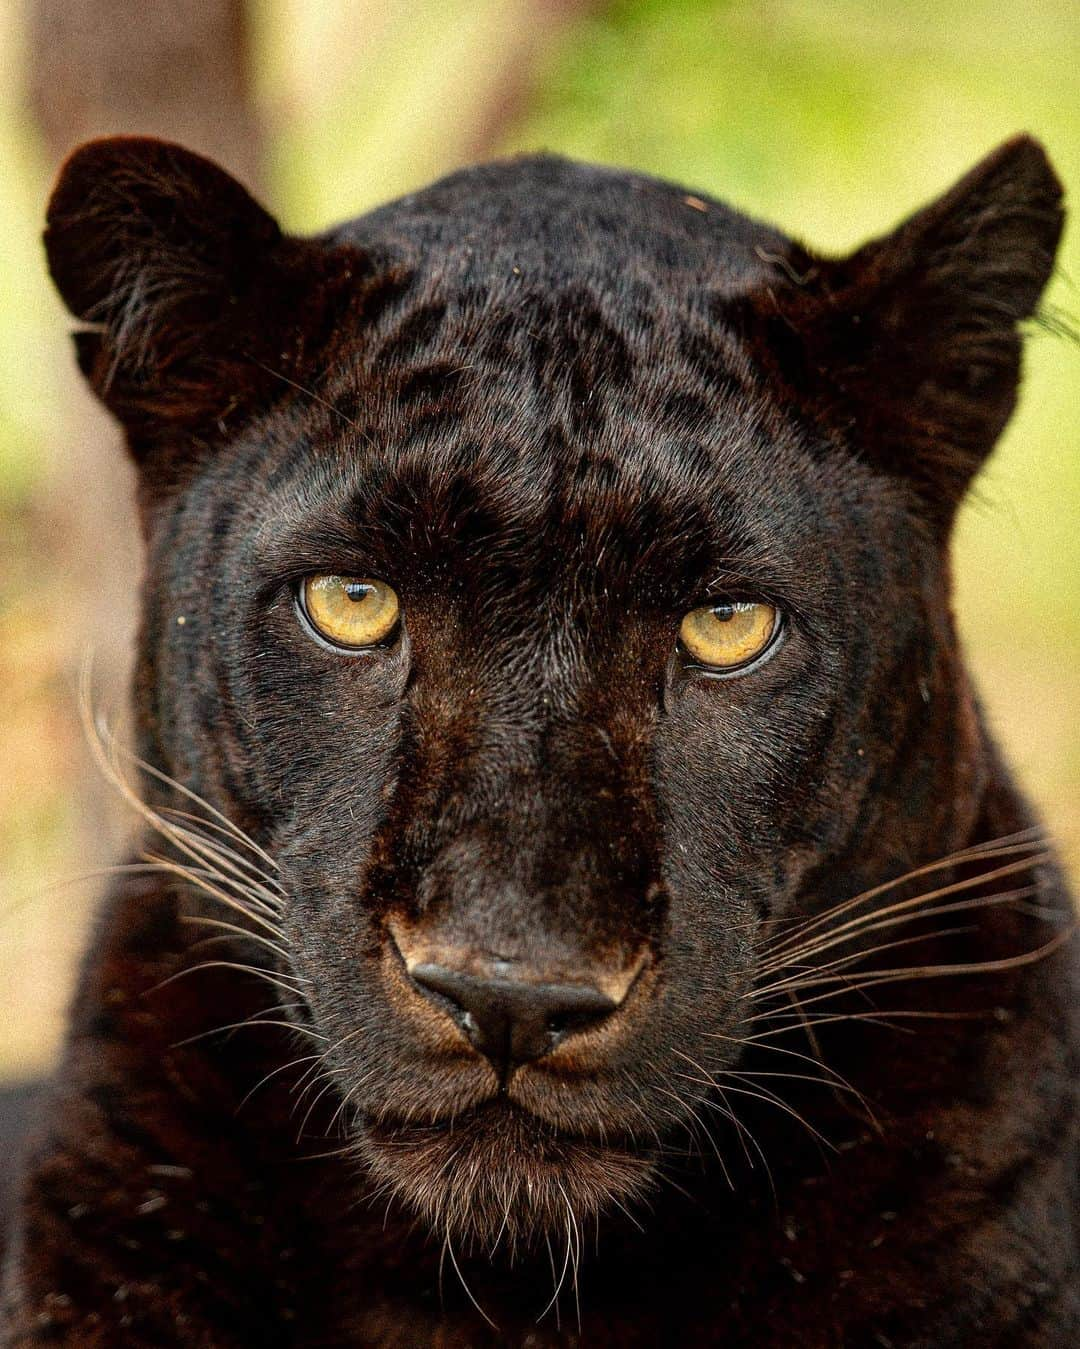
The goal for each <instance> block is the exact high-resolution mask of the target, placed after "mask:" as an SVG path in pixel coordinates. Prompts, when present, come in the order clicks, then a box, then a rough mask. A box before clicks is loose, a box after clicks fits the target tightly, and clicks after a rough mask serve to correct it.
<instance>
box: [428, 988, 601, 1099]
mask: <svg viewBox="0 0 1080 1349" xmlns="http://www.w3.org/2000/svg"><path fill="white" fill-rule="evenodd" d="M409 973H410V974H411V975H412V978H413V981H414V982H415V983H416V984H418V985H419V987H420V988H421V989H422V990H423V991H424V993H425V994H426V995H427V996H429V997H430V996H431V994H433V993H434V994H436V995H437V997H438V998H440V999H445V1000H446V1002H448V1003H450V1008H449V1011H450V1014H451V1016H453V1018H454V1020H455V1021H456V1022H457V1024H458V1025H459V1026H460V1027H461V1029H462V1030H463V1031H464V1032H465V1034H466V1035H467V1036H468V1037H469V1039H470V1040H471V1041H472V1043H473V1045H474V1046H475V1047H476V1049H478V1050H479V1052H480V1053H481V1054H483V1055H484V1057H485V1058H486V1059H488V1060H489V1062H490V1063H491V1065H492V1067H493V1068H494V1069H495V1071H496V1072H497V1073H498V1075H499V1078H500V1080H502V1081H505V1080H506V1079H507V1078H509V1076H510V1074H511V1073H512V1072H513V1070H514V1069H515V1068H518V1067H520V1066H521V1065H522V1064H524V1063H530V1062H531V1061H532V1060H534V1059H539V1058H542V1057H543V1056H544V1055H545V1054H550V1053H551V1051H552V1050H553V1049H554V1048H555V1046H556V1045H559V1044H562V1042H563V1041H564V1040H566V1039H568V1038H569V1036H571V1035H573V1034H574V1033H575V1032H576V1031H583V1030H586V1029H588V1028H589V1027H590V1026H595V1025H597V1024H599V1022H601V1021H603V1020H604V1019H605V1018H606V1017H608V1016H610V1015H611V1013H612V1012H614V1011H615V1009H616V1007H617V1006H618V1003H616V1002H615V1001H614V999H613V998H610V997H609V996H608V995H607V994H606V993H601V992H600V990H599V989H597V988H593V987H591V986H590V985H588V984H543V983H529V982H527V981H526V980H524V979H513V978H485V977H483V976H481V975H476V974H465V973H462V972H460V971H458V970H452V969H448V968H447V967H446V966H444V965H414V966H413V968H412V969H411V970H410V971H409Z"/></svg>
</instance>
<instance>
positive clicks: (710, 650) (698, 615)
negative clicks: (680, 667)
mask: <svg viewBox="0 0 1080 1349" xmlns="http://www.w3.org/2000/svg"><path fill="white" fill-rule="evenodd" d="M779 631H780V613H779V611H778V610H777V609H775V608H774V607H773V606H772V605H771V604H763V603H759V602H756V601H752V600H747V601H744V600H724V601H722V602H721V603H719V604H705V605H702V607H701V608H700V609H691V610H690V612H689V613H688V614H687V615H686V617H685V618H684V619H683V621H682V624H681V625H680V627H679V641H680V642H681V643H682V647H683V650H684V651H685V652H686V654H687V655H688V656H689V657H690V659H691V660H692V661H694V662H695V663H697V664H698V665H705V666H708V668H709V669H712V670H738V669H741V668H742V667H743V666H746V665H749V664H750V663H751V662H752V661H754V660H756V659H757V657H758V656H761V655H763V654H764V653H765V652H766V651H767V650H768V649H769V647H770V646H771V645H772V644H773V642H774V641H775V640H776V637H777V635H778V633H779Z"/></svg>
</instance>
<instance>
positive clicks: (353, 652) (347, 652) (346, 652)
mask: <svg viewBox="0 0 1080 1349" xmlns="http://www.w3.org/2000/svg"><path fill="white" fill-rule="evenodd" d="M336 574H338V573H334V572H319V571H310V572H307V573H305V575H303V576H300V577H298V578H297V579H296V580H295V581H294V582H293V586H292V601H293V608H294V609H295V610H296V614H297V617H298V618H299V620H300V626H301V628H302V629H303V631H304V635H305V636H306V637H309V638H310V639H311V640H312V641H313V642H315V643H316V645H318V646H321V647H322V648H323V650H324V651H331V652H333V654H334V655H335V656H370V655H373V654H375V653H377V652H380V651H388V650H389V649H390V648H391V647H393V646H396V645H397V643H398V642H399V641H400V640H401V628H402V618H401V600H400V598H399V599H398V615H397V618H396V619H395V621H394V626H393V627H392V628H391V629H390V631H389V632H388V633H387V634H386V636H385V637H383V638H381V639H380V640H379V641H377V642H369V643H368V644H367V645H366V646H345V645H343V644H342V643H341V642H335V641H332V640H331V639H330V638H329V637H327V635H326V634H325V633H324V632H322V631H320V629H319V627H318V626H317V624H316V623H315V620H314V619H313V618H312V617H311V615H310V614H309V613H308V608H307V602H306V601H305V599H304V587H305V586H306V584H307V582H308V581H310V580H311V578H312V577H313V576H330V575H336Z"/></svg>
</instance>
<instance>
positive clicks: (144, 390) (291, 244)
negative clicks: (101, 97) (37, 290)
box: [45, 136, 366, 460]
mask: <svg viewBox="0 0 1080 1349" xmlns="http://www.w3.org/2000/svg"><path fill="white" fill-rule="evenodd" d="M47 220H48V223H47V228H46V231H45V248H46V252H47V254H48V260H49V269H50V271H51V273H52V277H53V280H54V281H55V283H56V286H57V289H58V290H59V291H60V294H61V295H62V296H63V299H64V301H65V303H66V304H67V306H68V308H69V309H70V310H71V312H72V313H73V314H74V315H75V317H76V318H78V319H80V320H82V321H83V322H84V323H85V324H86V325H87V326H86V327H84V328H82V329H81V330H80V331H78V332H76V334H75V343H76V349H77V353H78V360H79V365H80V367H81V368H82V371H83V373H84V374H85V375H86V377H87V379H88V380H89V382H90V384H91V386H92V387H93V389H94V391H95V392H96V393H97V395H98V397H99V398H100V399H101V400H102V402H103V403H104V404H105V406H106V407H107V408H109V409H110V411H111V412H113V413H114V414H115V415H116V417H118V418H119V420H120V421H121V422H122V423H123V425H124V427H125V429H126V430H127V433H128V440H129V443H130V445H131V448H132V452H133V453H134V455H135V457H136V459H139V460H142V459H144V458H145V457H146V456H147V455H149V454H151V453H152V451H153V450H154V449H155V447H157V446H163V445H167V446H170V447H172V448H171V453H172V455H173V456H175V453H176V452H177V447H179V446H181V445H183V446H185V447H187V448H186V449H185V450H184V451H183V452H184V453H185V454H188V453H195V452H197V451H198V449H199V448H200V447H203V448H205V447H206V446H207V445H210V444H212V443H213V442H214V441H217V440H220V439H222V438H223V437H224V436H226V435H228V434H229V433H230V432H231V431H233V430H235V428H236V427H237V426H238V425H240V424H241V423H242V422H243V421H244V420H245V419H246V418H247V417H249V416H250V415H251V414H252V412H253V411H255V410H256V409H257V408H261V407H262V406H264V405H266V404H267V403H268V402H270V401H273V400H275V399H277V398H278V397H280V396H281V395H282V394H283V393H287V392H288V391H289V389H290V388H291V387H293V386H294V385H295V384H296V383H298V382H301V381H302V380H303V378H304V367H305V364H307V363H310V361H311V359H312V357H313V356H315V355H317V354H318V353H319V352H320V351H321V350H323V349H324V348H325V347H326V344H327V342H328V340H329V338H330V335H331V334H332V332H333V329H334V326H335V323H336V322H337V321H338V320H339V318H340V316H341V313H342V311H343V308H344V307H345V306H346V305H347V304H348V303H349V300H350V297H351V296H353V295H354V294H355V291H356V286H355V282H356V280H357V279H358V277H359V276H360V275H361V274H362V273H363V272H364V271H365V270H366V266H365V263H364V260H363V257H362V255H360V254H359V252H357V251H356V250H354V249H351V248H348V247H345V246H330V245H327V244H321V243H318V242H316V241H308V240H301V239H293V238H289V237H287V236H286V235H283V234H282V232H281V230H280V229H279V228H278V226H277V224H276V222H275V221H274V220H273V219H272V218H271V217H270V216H269V215H268V214H267V212H266V211H264V210H263V208H262V207H261V206H260V205H258V203H257V202H256V201H254V199H253V198H252V197H251V196H250V195H249V194H248V192H247V191H246V190H245V189H244V188H243V187H241V186H240V184H239V183H238V182H236V181H235V179H233V178H231V177H230V176H229V175H228V174H227V173H225V172H224V171H223V170H222V169H219V168H218V167H217V166H216V165H215V164H212V163H210V161H209V160H206V159H203V158H202V157H201V156H199V155H196V154H192V153H191V152H190V151H188V150H184V149H182V148H181V147H180V146H177V145H170V144H166V143H165V142H162V141H157V140H151V139H146V138H142V137H128V136H123V137H111V138H108V139H105V140H98V141H91V142H90V143H89V144H87V145H84V146H82V147H81V148H80V149H78V150H76V151H75V152H74V154H73V155H72V156H71V157H70V158H69V159H68V161H67V163H66V164H65V165H64V167H63V169H62V170H61V173H60V178H59V181H58V182H57V185H56V187H55V189H54V191H53V195H52V198H51V200H50V202H49V208H48V217H47Z"/></svg>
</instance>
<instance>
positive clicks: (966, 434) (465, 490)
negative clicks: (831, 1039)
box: [47, 140, 1060, 1245]
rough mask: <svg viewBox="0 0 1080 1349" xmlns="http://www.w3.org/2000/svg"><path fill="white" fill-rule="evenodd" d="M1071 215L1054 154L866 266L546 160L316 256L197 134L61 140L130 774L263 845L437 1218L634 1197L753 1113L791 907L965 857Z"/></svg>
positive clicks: (478, 1218)
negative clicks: (201, 148) (994, 478)
mask: <svg viewBox="0 0 1080 1349" xmlns="http://www.w3.org/2000/svg"><path fill="white" fill-rule="evenodd" d="M1058 197H1059V191H1058V188H1057V185H1056V182H1055V180H1054V179H1053V175H1052V173H1051V171H1050V170H1049V168H1048V166H1047V165H1046V163H1045V160H1044V158H1043V157H1042V154H1041V152H1040V151H1039V150H1038V149H1037V147H1034V146H1033V145H1032V144H1031V143H1030V142H1026V141H1018V142H1014V143H1012V144H1010V145H1008V146H1006V147H1003V149H1002V150H1001V151H999V152H998V153H997V154H996V155H995V156H992V157H991V158H990V159H989V160H987V161H985V162H984V164H983V165H981V166H979V167H978V168H977V169H976V170H974V171H973V173H972V174H971V175H969V177H968V178H967V179H965V180H964V181H963V182H962V183H961V184H960V185H959V186H958V187H957V188H956V189H954V190H953V192H952V193H950V194H949V195H948V196H947V197H945V198H943V199H942V200H941V201H939V202H938V203H935V204H934V205H933V206H931V207H929V208H927V209H926V210H925V211H923V212H922V213H920V214H919V215H918V216H915V217H914V218H913V219H912V220H910V221H909V222H907V223H906V224H905V225H903V226H901V227H900V229H899V230H898V231H896V232H895V233H894V234H893V235H890V236H889V237H887V238H886V239H884V240H882V241H880V242H879V243H876V244H873V245H869V246H867V248H866V249H864V250H861V251H860V252H859V253H857V254H856V255H854V257H852V258H848V259H844V260H841V261H827V260H823V259H815V258H812V257H811V256H810V255H809V254H807V253H806V252H805V250H803V249H802V248H800V247H799V246H798V245H795V244H793V243H791V242H790V241H789V240H787V239H785V238H784V237H783V236H781V235H779V234H777V233H776V232H775V231H773V230H770V229H767V228H765V227H762V226H759V225H757V224H755V223H753V222H751V221H749V220H747V219H745V218H744V217H742V216H740V215H738V214H737V213H735V212H733V211H731V210H729V209H728V208H726V207H724V206H722V205H721V204H719V203H716V202H712V201H707V200H703V199H701V198H698V197H688V196H686V194H685V193H684V192H683V191H682V190H681V189H678V188H675V187H673V186H670V185H667V184H664V183H659V182H654V181H651V180H647V179H644V178H640V177H635V176H632V175H629V174H621V173H612V172H607V171H602V170H598V169H592V168H587V167H584V166H581V165H576V164H571V163H566V162H562V161H558V160H552V159H547V158H538V159H527V160H521V161H516V162H512V163H507V164H502V165H493V166H490V167H487V168H482V169H476V170H469V171H466V172H464V173H461V174H458V175H456V176H454V177H453V178H450V179H448V180H446V181H445V182H443V183H440V184H437V185H436V186H435V187H433V188H431V189H429V190H428V191H426V192H423V193H419V194H416V195H414V196H411V197H408V198H405V199H403V200H402V201H400V202H398V203H395V204H393V205H391V206H388V207H385V208H382V209H381V210H379V211H377V212H375V213H373V214H372V215H370V216H367V217H364V218H362V219H360V220H357V221H354V222H352V223H351V224H349V225H347V226H344V227H342V228H341V229H339V230H337V231H335V232H333V233H332V234H330V235H327V236H325V237H324V238H322V239H319V240H314V241H299V240H294V239H289V238H285V237H283V236H281V235H280V234H279V232H278V231H277V228H276V226H274V224H273V222H272V221H271V220H270V219H269V217H268V216H266V215H265V213H264V212H263V211H262V210H261V208H259V207H258V206H256V205H255V203H254V202H252V201H251V199H250V198H249V197H248V196H247V195H246V193H244V192H243V190H242V189H240V188H239V187H238V186H237V185H236V184H235V183H233V182H232V181H231V180H230V179H228V178H226V177H225V175H223V174H222V173H221V172H220V170H217V169H215V168H213V166H211V165H209V164H207V163H206V162H205V161H202V160H200V159H198V158H196V157H195V156H192V155H189V154H187V153H186V152H183V151H180V150H179V149H177V148H176V147H171V146H165V145H162V144H160V143H157V142H152V141H141V140H111V141H105V142H99V143H97V144H95V145H91V146H89V147H87V148H85V149H84V150H82V151H80V152H79V153H78V154H77V155H76V156H75V158H74V159H73V160H72V161H71V162H70V163H69V165H68V168H67V170H66V173H65V175H64V177H63V178H62V181H61V184H60V186H59V188H58V190H57V193H56V196H55V197H54V201H53V205H52V209H51V213H50V227H49V233H48V236H47V243H48V247H49V256H50V262H51V265H52V268H53V273H54V276H55V278H56V280H57V283H58V285H59V287H60V289H61V291H62V293H63V295H64V296H65V299H66V300H67V301H68V303H69V305H70V306H71V308H72V309H73V311H74V312H75V313H76V315H77V316H78V317H80V318H81V319H83V320H84V321H86V322H88V323H90V324H91V325H93V326H91V327H89V328H86V329H84V330H83V331H82V332H81V333H80V334H79V335H78V338H77V341H78V344H79V349H80V359H81V362H82V365H83V368H84V370H85V371H86V373H87V375H88V377H89V378H90V380H91V382H92V383H93V384H94V386H95V387H96V389H97V390H98V392H99V393H100V394H101V396H102V397H103V399H104V401H105V402H106V403H107V405H108V406H110V407H111V408H112V409H113V411H114V412H115V413H116V414H117V415H118V416H119V417H120V418H121V420H122V421H123V422H124V424H125V426H126V428H127V430H128V433H129V440H130V444H131V448H132V451H133V453H134V454H135V456H136V458H137V460H138V462H139V465H140V470H141V508H142V516H143V521H144V527H145V535H146V540H147V549H148V575H147V583H146V594H147V609H146V615H145V621H144V626H143V633H142V638H141V645H140V663H139V670H138V675H137V681H138V691H139V695H140V696H139V697H138V699H137V703H138V706H139V707H140V709H141V712H140V726H139V733H140V739H141V749H142V753H143V755H144V757H145V758H146V759H147V760H148V761H149V762H150V763H151V764H152V765H153V766H154V767H155V768H156V769H157V770H158V771H159V772H160V773H162V774H166V775H168V776H169V777H170V778H172V779H174V780H176V781H177V782H179V783H181V784H183V785H184V786H185V787H186V788H187V789H189V790H191V791H193V792H197V793H198V794H199V795H201V796H202V797H203V798H205V800H206V801H208V802H209V803H210V804H211V805H212V806H213V807H214V808H215V809H217V810H219V811H221V812H222V813H223V814H224V815H225V816H227V817H228V818H229V819H230V820H232V821H234V822H235V823H236V825H238V826H239V827H242V828H243V829H244V830H245V831H246V832H247V833H248V835H250V837H251V838H252V839H253V840H255V841H256V842H257V844H258V845H259V846H260V847H261V848H262V849H264V850H265V852H266V854H267V855H268V856H269V857H270V858H272V859H273V862H274V866H275V868H276V869H275V886H276V889H275V895H276V898H275V899H274V903H273V906H272V909H273V911H272V921H270V923H269V926H271V927H272V929H273V931H272V937H273V941H272V943H271V945H272V953H271V960H272V962H273V968H274V969H275V971H277V972H278V973H279V974H280V975H281V976H282V982H283V983H284V984H285V986H286V987H288V988H289V989H290V990H294V991H295V1000H294V1001H291V1002H290V1003H289V1005H288V1006H287V1015H288V1016H290V1017H292V1018H294V1019H295V1021H296V1022H297V1024H298V1025H301V1026H304V1027H306V1028H308V1029H309V1030H312V1031H313V1032H314V1033H315V1034H317V1035H318V1037H319V1038H320V1040H321V1042H322V1044H323V1045H324V1051H323V1052H324V1060H325V1063H326V1065H327V1066H328V1071H329V1073H330V1076H331V1078H332V1081H333V1083H334V1091H335V1092H336V1094H337V1097H338V1100H339V1112H340V1118H341V1120H342V1121H343V1122H344V1123H345V1125H346V1127H347V1129H348V1131H349V1137H350V1139H351V1143H352V1146H353V1147H354V1148H355V1150H356V1152H357V1153H358V1154H359V1155H360V1156H361V1157H362V1158H363V1159H364V1162H365V1163H366V1165H367V1167H368V1168H369V1170H370V1172H371V1173H373V1175H374V1177H375V1178H376V1180H377V1181H379V1182H381V1183H382V1184H383V1185H385V1186H386V1188H387V1189H388V1190H389V1191H391V1192H392V1193H394V1194H395V1195H397V1196H398V1197H399V1198H400V1199H402V1200H404V1201H405V1202H406V1203H407V1204H408V1205H409V1206H411V1207H412V1208H414V1209H415V1210H417V1211H419V1212H420V1213H421V1214H423V1215H424V1216H425V1217H426V1218H427V1219H428V1220H429V1221H430V1222H431V1223H432V1224H433V1225H435V1226H438V1227H442V1228H444V1229H445V1230H447V1231H452V1232H454V1233H460V1234H462V1235H464V1236H467V1237H470V1238H475V1239H478V1240H480V1241H481V1242H486V1243H488V1244H489V1245H490V1244H492V1243H494V1242H496V1241H498V1240H501V1239H503V1238H504V1237H506V1238H507V1239H508V1240H509V1241H511V1242H517V1241H527V1240H528V1241H531V1240H536V1239H539V1238H541V1237H542V1236H543V1234H544V1233H545V1232H547V1231H549V1230H550V1229H551V1228H552V1227H555V1226H560V1225H562V1224H563V1223H564V1221H565V1219H566V1215H567V1213H572V1214H576V1215H580V1214H582V1213H589V1212H596V1211H599V1210H602V1209H603V1208H604V1207H606V1206H608V1205H611V1204H619V1205H624V1204H626V1203H627V1202H628V1201H629V1200H631V1199H633V1198H634V1197H635V1196H637V1195H638V1194H640V1193H641V1192H642V1191H644V1190H646V1189H647V1188H648V1187H649V1185H650V1184H651V1182H652V1179H653V1177H654V1174H655V1171H656V1168H657V1166H658V1165H659V1163H660V1161H661V1158H662V1155H663V1151H664V1147H665V1143H666V1140H669V1139H671V1138H672V1137H677V1136H678V1135H679V1133H680V1131H681V1132H683V1133H686V1132H692V1131H693V1129H694V1127H695V1124H696V1121H697V1119H698V1116H699V1114H700V1112H701V1111H702V1110H703V1109H704V1108H705V1107H706V1104H707V1103H708V1102H715V1098H716V1093H717V1092H719V1093H720V1096H721V1099H723V1090H724V1086H725V1083H726V1084H727V1086H728V1087H729V1089H730V1090H733V1091H738V1089H739V1088H738V1082H739V1079H738V1077H737V1076H732V1075H731V1074H733V1073H735V1072H736V1071H737V1060H738V1059H739V1057H740V1054H741V1052H742V1046H743V1043H744V1041H745V1039H746V1038H747V1037H748V1036H749V1035H750V1034H752V1031H753V1025H754V1019H755V1015H756V1014H757V1013H759V1012H760V1009H761V1006H762V998H763V997H768V996H769V995H770V993H771V992H772V991H773V990H774V989H775V988H776V987H778V986H782V982H783V980H784V978H785V976H786V975H787V974H789V973H790V971H789V969H788V967H787V966H785V964H784V962H783V960H782V959H780V958H779V957H778V955H777V954H776V952H777V951H778V950H782V949H783V946H782V939H781V944H780V946H779V947H778V946H777V939H778V938H777V934H778V933H780V934H782V933H783V931H784V927H783V925H784V924H785V923H790V922H792V921H796V920H800V919H801V920H806V919H810V920H813V918H814V916H815V915H818V914H821V913H823V912H824V911H826V910H827V909H830V908H832V907H833V906H836V905H838V904H840V903H843V902H844V901H846V900H849V899H850V898H851V897H852V896H854V895H856V894H859V893H861V892H863V891H865V890H866V889H867V888H868V887H871V886H874V885H876V884H878V883H881V882H885V881H888V880H889V878H891V877H893V876H896V875H897V874H899V873H901V872H903V871H905V870H906V869H908V868H910V867H913V866H915V865H917V864H919V863H923V862H927V861H931V860H933V859H934V858H937V857H939V856H942V855H943V854H946V853H948V852H949V851H950V850H951V849H953V848H954V847H957V846H959V844H960V843H961V842H962V840H963V839H964V838H965V837H967V835H968V832H969V831H970V828H971V824H972V816H973V812H974V810H975V807H976V801H977V799H978V795H979V789H980V786H981V782H982V775H983V773H984V772H985V765H984V764H983V762H982V758H981V755H982V751H981V749H980V748H979V746H980V743H981V742H980V740H979V737H978V735H977V732H976V725H975V719H974V714H973V711H972V707H971V700H970V695H969V692H968V689H967V685H966V682H965V680H964V677H963V673H962V669H961V668H960V665H959V657H958V654H957V648H956V641H955V637H954V633H953V629H952V625H951V620H950V617H949V610H948V567H947V540H948V532H949V524H950V521H951V518H952V514H953V511H954V509H955V506H956V504H957V502H958V500H959V499H960V496H961V495H962V492H963V490H964V487H965V486H966V484H967V481H968V480H969V478H970V477H971V476H972V474H973V473H974V472H975V471H976V469H977V468H978V466H979V464H980V463H981V461H982V459H983V457H984V456H985V455H986V453H987V452H988V451H989V449H990V448H991V446H992V444H993V442H994V439H995V438H996V436H997V434H998V432H999V431H1000V429H1001V426H1002V425H1003V424H1004V421H1005V419H1006V418H1007V416H1008V414H1009V412H1010V410H1011V407H1012V404H1013V400H1014V397H1015V388H1016V381H1017V372H1018V350H1019V346H1018V338H1017V335H1016V323H1017V321H1018V320H1019V319H1021V318H1024V317H1026V316H1027V315H1028V314H1030V313H1031V311H1032V309H1033V307H1034V305H1035V303H1036V301H1037V299H1038V295H1039V293H1040V291H1041V288H1042V285H1043V284H1044V282H1045V280H1046V276H1047V274H1048V271H1049V268H1050V265H1051V262H1052V257H1053V250H1054V247H1055V244H1056V240H1057V234H1058V231H1059V229H1060V211H1059V206H1058ZM148 790H150V791H151V792H152V793H156V795H157V797H159V798H160V799H161V800H162V801H167V800H168V799H169V797H168V793H167V792H166V790H165V789H164V788H163V787H161V786H160V785H157V786H155V785H154V784H153V783H151V784H148ZM263 935H264V936H265V933H264V934H263ZM261 958H262V959H263V960H265V959H266V958H267V956H266V946H265V942H264V943H263V950H262V957H261Z"/></svg>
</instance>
